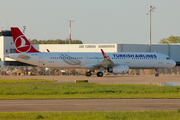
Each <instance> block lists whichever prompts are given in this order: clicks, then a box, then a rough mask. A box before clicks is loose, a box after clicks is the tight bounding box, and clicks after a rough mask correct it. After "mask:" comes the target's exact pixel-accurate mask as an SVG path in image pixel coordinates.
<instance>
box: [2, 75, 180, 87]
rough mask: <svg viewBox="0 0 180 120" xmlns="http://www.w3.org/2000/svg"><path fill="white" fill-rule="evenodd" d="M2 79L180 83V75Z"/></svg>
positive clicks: (16, 77)
mask: <svg viewBox="0 0 180 120" xmlns="http://www.w3.org/2000/svg"><path fill="white" fill-rule="evenodd" d="M0 79H45V80H57V82H62V83H67V82H74V81H75V80H88V82H89V83H101V84H154V85H155V84H157V82H172V83H178V82H180V75H160V76H159V77H155V76H154V75H117V76H103V77H97V76H91V77H86V76H0Z"/></svg>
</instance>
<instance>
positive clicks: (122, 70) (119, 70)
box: [108, 65, 129, 74]
mask: <svg viewBox="0 0 180 120" xmlns="http://www.w3.org/2000/svg"><path fill="white" fill-rule="evenodd" d="M108 72H110V73H116V74H127V73H128V72H129V67H128V66H127V65H118V66H114V67H112V68H108Z"/></svg>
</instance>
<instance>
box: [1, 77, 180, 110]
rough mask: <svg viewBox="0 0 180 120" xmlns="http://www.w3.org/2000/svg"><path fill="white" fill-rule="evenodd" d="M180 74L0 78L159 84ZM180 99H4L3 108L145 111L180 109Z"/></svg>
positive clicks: (175, 80)
mask: <svg viewBox="0 0 180 120" xmlns="http://www.w3.org/2000/svg"><path fill="white" fill-rule="evenodd" d="M179 78H180V75H160V76H159V77H155V76H154V75H120V76H104V77H96V76H91V77H85V76H0V79H46V80H53V79H54V80H57V82H74V81H75V80H88V82H90V83H101V84H157V82H170V83H178V82H180V79H179ZM177 109H180V99H60V100H0V112H21V111H144V110H177Z"/></svg>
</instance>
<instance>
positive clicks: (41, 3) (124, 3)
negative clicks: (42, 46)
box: [0, 0, 180, 44]
mask: <svg viewBox="0 0 180 120" xmlns="http://www.w3.org/2000/svg"><path fill="white" fill-rule="evenodd" d="M150 5H151V6H154V7H156V9H155V10H154V12H152V15H151V25H152V27H151V40H152V43H158V42H159V41H160V40H161V39H162V38H168V37H169V36H171V35H173V36H180V7H179V5H180V0H1V2H0V15H1V17H0V30H10V27H19V28H20V30H23V26H26V31H25V36H26V37H27V38H28V39H37V40H49V39H63V40H65V39H68V38H69V23H68V22H65V21H66V20H74V21H75V22H72V25H71V34H72V35H71V36H72V37H71V38H72V39H73V40H75V39H78V40H81V41H82V42H83V43H84V44H116V43H126V44H148V43H149V15H146V13H147V12H148V11H149V6H150Z"/></svg>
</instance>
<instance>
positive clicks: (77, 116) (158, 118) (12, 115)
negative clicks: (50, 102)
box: [0, 111, 180, 120]
mask: <svg viewBox="0 0 180 120" xmlns="http://www.w3.org/2000/svg"><path fill="white" fill-rule="evenodd" d="M179 119H180V113H179V112H178V111H124V112H121V111H115V112H112V111H94V112H89V111H87V112H83V111H82V112H80V111H77V112H8V113H0V120H179Z"/></svg>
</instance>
